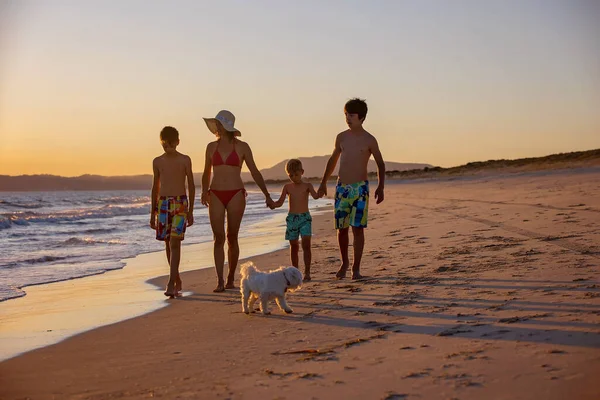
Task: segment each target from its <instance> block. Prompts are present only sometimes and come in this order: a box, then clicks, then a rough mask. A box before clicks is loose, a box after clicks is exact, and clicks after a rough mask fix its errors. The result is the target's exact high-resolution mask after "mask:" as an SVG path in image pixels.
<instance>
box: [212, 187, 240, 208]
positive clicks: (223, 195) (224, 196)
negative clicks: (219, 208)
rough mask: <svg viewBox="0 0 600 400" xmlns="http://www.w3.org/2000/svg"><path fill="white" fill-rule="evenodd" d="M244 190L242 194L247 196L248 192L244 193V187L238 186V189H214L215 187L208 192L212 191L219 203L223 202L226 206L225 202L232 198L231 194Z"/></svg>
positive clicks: (227, 202)
mask: <svg viewBox="0 0 600 400" xmlns="http://www.w3.org/2000/svg"><path fill="white" fill-rule="evenodd" d="M240 191H242V192H244V194H245V195H246V196H247V195H248V194H247V193H246V189H244V188H240V189H233V190H215V189H209V190H208V193H211V192H212V193H214V194H215V196H217V198H218V199H219V200H220V201H221V203H222V204H223V207H225V208H227V204H229V202H230V201H231V199H233V196H235V195H236V194H238V192H240Z"/></svg>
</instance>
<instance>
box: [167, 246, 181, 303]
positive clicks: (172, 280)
mask: <svg viewBox="0 0 600 400" xmlns="http://www.w3.org/2000/svg"><path fill="white" fill-rule="evenodd" d="M169 243H170V244H171V260H170V262H169V265H170V266H171V268H170V276H169V285H168V286H167V291H168V290H169V289H170V288H171V289H172V290H171V292H172V293H174V294H177V293H176V289H177V288H176V286H177V281H178V280H179V261H180V260H181V238H177V237H171V238H170V239H169ZM171 284H172V285H173V286H171Z"/></svg>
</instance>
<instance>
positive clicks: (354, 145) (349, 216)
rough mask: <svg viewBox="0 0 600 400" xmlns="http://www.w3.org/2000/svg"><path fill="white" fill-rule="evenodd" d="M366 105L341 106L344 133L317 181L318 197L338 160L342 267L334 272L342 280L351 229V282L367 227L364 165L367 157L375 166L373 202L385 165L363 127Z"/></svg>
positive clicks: (357, 270) (378, 193) (356, 276)
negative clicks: (343, 118)
mask: <svg viewBox="0 0 600 400" xmlns="http://www.w3.org/2000/svg"><path fill="white" fill-rule="evenodd" d="M367 111H368V109H367V103H366V102H365V101H364V100H361V99H358V98H355V99H352V100H349V101H348V102H347V103H346V105H345V106H344V114H345V116H346V124H347V125H348V128H349V129H348V130H346V131H344V132H341V133H339V134H338V135H337V137H336V138H335V147H334V150H333V153H332V154H331V157H330V158H329V161H327V166H326V167H325V173H324V174H323V179H322V180H321V186H320V187H319V191H318V194H319V196H322V195H326V194H327V180H328V179H329V177H330V176H331V174H332V173H333V171H334V170H335V166H336V165H337V162H338V159H339V160H340V170H339V173H338V181H337V185H336V188H335V207H334V208H335V211H334V212H335V228H336V229H337V232H338V245H339V247H340V255H341V258H342V264H341V265H340V268H339V270H338V272H337V273H336V275H335V276H336V278H337V279H343V278H345V277H346V272H347V271H348V267H349V265H350V261H349V259H348V244H349V239H348V231H349V228H350V227H352V234H353V236H354V242H353V248H354V260H353V263H352V279H360V278H363V276H362V275H361V274H360V261H361V258H362V253H363V248H364V244H365V236H364V228H366V227H367V215H368V209H369V181H368V175H367V174H368V172H367V163H368V161H369V158H370V157H371V155H372V156H373V158H374V159H375V162H376V163H377V178H378V181H379V183H378V185H377V189H376V190H375V200H376V203H377V204H379V203H381V202H382V201H383V188H384V184H385V163H384V162H383V157H382V156H381V152H380V151H379V144H378V143H377V140H376V139H375V137H374V136H373V135H371V134H370V133H369V132H367V131H366V130H365V129H364V128H363V122H364V121H365V118H366V117H367Z"/></svg>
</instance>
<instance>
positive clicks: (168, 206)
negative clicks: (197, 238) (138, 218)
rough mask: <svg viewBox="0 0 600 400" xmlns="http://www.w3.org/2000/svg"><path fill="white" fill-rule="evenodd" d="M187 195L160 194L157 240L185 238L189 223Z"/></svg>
mask: <svg viewBox="0 0 600 400" xmlns="http://www.w3.org/2000/svg"><path fill="white" fill-rule="evenodd" d="M187 211H188V200H187V196H185V195H184V196H160V197H159V198H158V226H157V228H156V239H157V240H163V241H166V240H169V238H171V237H174V238H179V239H181V240H183V238H184V236H185V227H186V225H187Z"/></svg>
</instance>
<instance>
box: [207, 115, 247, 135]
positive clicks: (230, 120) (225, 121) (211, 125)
mask: <svg viewBox="0 0 600 400" xmlns="http://www.w3.org/2000/svg"><path fill="white" fill-rule="evenodd" d="M203 119H204V122H206V126H207V127H208V129H209V130H210V131H211V132H212V133H214V134H215V135H216V134H217V133H218V131H217V121H219V122H220V123H221V125H223V128H225V130H226V131H228V132H233V134H234V135H235V136H242V133H241V132H240V131H239V130H238V129H236V128H234V127H233V124H235V115H233V113H232V112H231V111H227V110H221V111H219V112H218V113H217V116H216V117H214V118H203Z"/></svg>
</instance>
